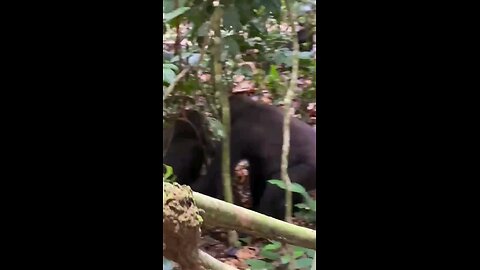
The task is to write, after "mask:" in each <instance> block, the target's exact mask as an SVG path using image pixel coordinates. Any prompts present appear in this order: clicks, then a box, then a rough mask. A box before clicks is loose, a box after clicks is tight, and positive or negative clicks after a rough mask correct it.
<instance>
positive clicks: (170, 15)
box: [163, 7, 190, 23]
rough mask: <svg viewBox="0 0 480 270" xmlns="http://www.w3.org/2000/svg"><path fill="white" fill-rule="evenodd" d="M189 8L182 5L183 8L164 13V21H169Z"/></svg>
mask: <svg viewBox="0 0 480 270" xmlns="http://www.w3.org/2000/svg"><path fill="white" fill-rule="evenodd" d="M189 9H190V8H189V7H181V8H178V9H176V10H174V11H172V12H169V13H165V14H163V21H164V22H166V23H167V22H169V21H171V20H173V19H175V18H176V17H178V16H180V15H182V14H183V13H185V12H186V11H187V10H189Z"/></svg>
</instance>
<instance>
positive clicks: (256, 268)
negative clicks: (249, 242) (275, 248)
mask: <svg viewBox="0 0 480 270" xmlns="http://www.w3.org/2000/svg"><path fill="white" fill-rule="evenodd" d="M245 262H246V263H247V264H248V265H250V267H251V270H270V269H273V267H272V265H271V264H269V263H267V262H265V261H262V260H257V259H250V260H245Z"/></svg>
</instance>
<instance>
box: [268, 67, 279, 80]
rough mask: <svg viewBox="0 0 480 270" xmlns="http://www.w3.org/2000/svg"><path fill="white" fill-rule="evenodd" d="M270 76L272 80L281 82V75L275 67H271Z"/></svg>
mask: <svg viewBox="0 0 480 270" xmlns="http://www.w3.org/2000/svg"><path fill="white" fill-rule="evenodd" d="M268 76H270V78H269V79H270V80H274V81H279V80H280V74H279V73H278V71H277V68H276V67H275V66H274V65H271V66H270V73H269V74H268Z"/></svg>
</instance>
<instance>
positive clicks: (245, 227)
mask: <svg viewBox="0 0 480 270" xmlns="http://www.w3.org/2000/svg"><path fill="white" fill-rule="evenodd" d="M193 198H194V200H195V203H196V205H197V206H198V207H199V208H201V209H202V210H204V211H205V213H204V214H202V216H203V220H204V221H203V224H204V225H206V226H209V227H222V228H225V229H231V230H238V231H241V232H244V233H248V234H251V235H254V236H257V237H263V238H268V239H272V240H278V241H281V242H284V243H288V244H292V245H296V246H301V247H306V248H311V249H316V239H317V236H316V232H315V231H314V230H311V229H308V228H304V227H300V226H297V225H293V224H290V223H287V222H285V221H281V220H278V219H275V218H272V217H269V216H265V215H262V214H260V213H257V212H254V211H251V210H248V209H246V208H243V207H240V206H236V205H234V204H231V203H227V202H224V201H222V200H218V199H214V198H211V197H209V196H206V195H203V194H201V193H197V192H193Z"/></svg>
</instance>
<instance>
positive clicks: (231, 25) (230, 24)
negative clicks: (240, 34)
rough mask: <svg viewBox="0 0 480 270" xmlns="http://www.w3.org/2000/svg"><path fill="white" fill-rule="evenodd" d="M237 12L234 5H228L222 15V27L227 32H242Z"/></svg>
mask: <svg viewBox="0 0 480 270" xmlns="http://www.w3.org/2000/svg"><path fill="white" fill-rule="evenodd" d="M238 14H239V13H238V10H237V8H236V7H235V6H234V5H230V6H229V7H228V8H226V9H225V11H224V13H223V26H224V27H225V29H227V30H231V29H233V30H235V31H240V30H242V23H241V22H240V17H239V16H238Z"/></svg>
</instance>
